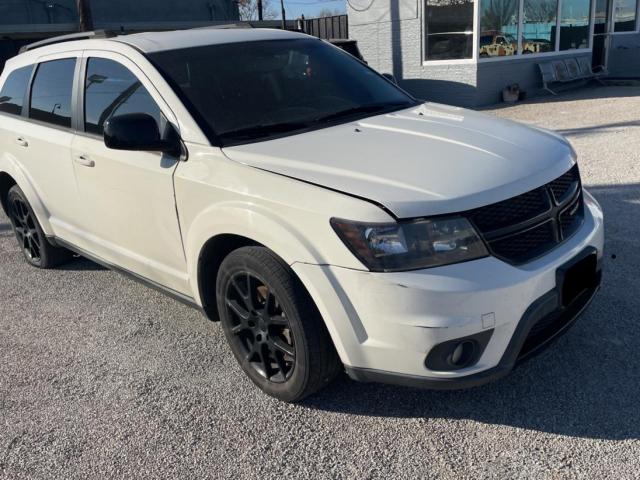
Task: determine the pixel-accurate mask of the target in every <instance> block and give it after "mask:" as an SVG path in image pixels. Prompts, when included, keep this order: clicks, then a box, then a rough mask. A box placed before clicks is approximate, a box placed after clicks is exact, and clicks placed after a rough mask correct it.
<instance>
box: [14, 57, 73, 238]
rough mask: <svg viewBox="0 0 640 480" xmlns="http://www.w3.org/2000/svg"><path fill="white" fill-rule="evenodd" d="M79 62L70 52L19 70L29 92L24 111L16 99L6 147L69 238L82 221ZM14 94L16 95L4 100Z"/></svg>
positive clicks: (56, 226) (59, 232)
mask: <svg viewBox="0 0 640 480" xmlns="http://www.w3.org/2000/svg"><path fill="white" fill-rule="evenodd" d="M76 62H77V58H76V55H74V54H70V53H65V54H62V55H60V54H59V55H55V56H48V57H42V58H40V59H39V61H38V62H37V63H36V64H35V65H34V66H33V67H25V68H24V69H20V71H16V72H15V73H16V74H17V75H19V77H20V80H21V81H23V82H25V83H24V84H23V85H24V86H26V92H25V95H24V97H23V99H22V102H20V106H19V107H18V105H17V103H16V101H15V99H14V101H13V104H12V106H11V107H10V108H9V106H7V107H8V109H9V110H11V111H9V112H7V113H10V114H13V115H12V118H11V121H6V122H4V124H5V127H4V128H3V131H4V133H3V137H5V138H3V142H5V145H6V147H7V149H8V151H9V152H11V154H12V156H13V158H14V160H15V161H16V162H17V163H18V165H19V166H20V168H21V169H22V170H23V173H24V174H25V176H26V178H27V179H28V181H29V182H31V183H32V185H33V187H34V189H35V191H36V193H37V195H38V196H39V197H40V200H41V201H42V203H43V204H44V207H45V211H46V212H45V213H46V215H47V217H48V218H47V220H48V221H49V223H50V225H51V227H52V229H53V230H54V233H55V235H56V236H64V237H72V236H73V235H72V233H70V232H72V231H75V230H76V229H77V227H78V223H77V222H78V220H79V218H78V211H77V206H78V192H77V190H76V183H75V177H74V171H73V166H72V163H71V143H72V140H73V136H74V130H73V124H72V121H73V119H72V112H73V89H74V75H75V71H76ZM27 74H29V75H28V76H27ZM12 83H13V81H12ZM6 86H7V88H8V89H11V88H13V87H12V86H11V85H9V84H8V85H6ZM15 87H16V88H17V85H15ZM14 90H15V89H14ZM19 90H20V89H19V88H18V90H16V92H17V91H19ZM22 91H23V92H24V87H23V89H22ZM12 95H16V93H15V92H14V93H13V94H12V93H11V92H8V94H4V95H3V96H4V97H11V96H12ZM18 115H19V116H18Z"/></svg>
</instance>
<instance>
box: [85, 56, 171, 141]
mask: <svg viewBox="0 0 640 480" xmlns="http://www.w3.org/2000/svg"><path fill="white" fill-rule="evenodd" d="M84 102H85V107H84V116H85V130H86V131H87V132H90V133H96V134H98V135H102V131H103V127H104V122H106V121H107V120H109V118H111V117H113V116H115V115H124V114H127V113H146V114H148V115H151V116H152V117H153V118H155V119H156V121H157V122H158V128H159V129H160V131H162V115H161V113H160V108H159V107H158V105H157V104H156V102H155V101H154V100H153V98H152V97H151V95H149V92H148V91H147V89H145V88H144V87H143V86H142V84H141V83H140V81H139V80H138V78H137V77H136V76H135V75H134V74H133V73H131V72H130V71H129V70H128V69H127V68H126V67H125V66H123V65H121V64H120V63H118V62H115V61H113V60H107V59H105V58H90V59H89V61H88V64H87V78H86V80H85V94H84Z"/></svg>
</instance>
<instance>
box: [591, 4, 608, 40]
mask: <svg viewBox="0 0 640 480" xmlns="http://www.w3.org/2000/svg"><path fill="white" fill-rule="evenodd" d="M609 1H610V0H595V2H596V14H595V17H594V29H593V33H596V34H598V33H607V31H608V27H607V18H609V17H608V15H609V14H608V12H609V5H610V3H609Z"/></svg>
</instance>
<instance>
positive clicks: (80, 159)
mask: <svg viewBox="0 0 640 480" xmlns="http://www.w3.org/2000/svg"><path fill="white" fill-rule="evenodd" d="M75 160H76V163H77V164H78V165H82V166H83V167H95V166H96V162H94V161H93V160H90V159H89V158H87V157H85V156H84V155H79V156H77V157H76V158H75Z"/></svg>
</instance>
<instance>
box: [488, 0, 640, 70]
mask: <svg viewBox="0 0 640 480" xmlns="http://www.w3.org/2000/svg"><path fill="white" fill-rule="evenodd" d="M475 1H476V3H478V4H479V3H480V0H475ZM518 1H519V6H518V52H521V51H522V32H523V27H524V25H525V22H524V2H525V0H518ZM557 1H558V3H557V6H556V36H555V45H554V48H555V49H554V51H553V52H542V53H529V54H527V55H524V54H518V55H510V56H504V57H487V58H477V61H478V63H491V62H504V61H509V60H511V61H517V60H527V59H530V58H545V57H558V56H567V55H568V56H576V55H581V54H586V53H591V52H592V51H593V30H594V14H595V7H596V2H595V0H589V1H590V4H589V39H588V40H589V45H588V46H587V47H586V48H575V49H571V50H560V27H561V16H562V1H563V0H557ZM639 1H640V0H639ZM478 10H479V9H478ZM478 25H480V11H478ZM477 43H478V45H480V36H479V35H478V39H477Z"/></svg>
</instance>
